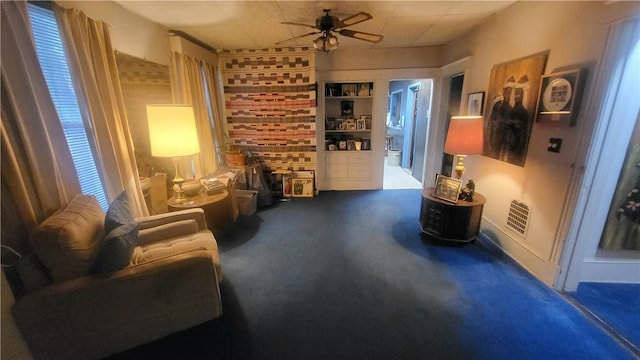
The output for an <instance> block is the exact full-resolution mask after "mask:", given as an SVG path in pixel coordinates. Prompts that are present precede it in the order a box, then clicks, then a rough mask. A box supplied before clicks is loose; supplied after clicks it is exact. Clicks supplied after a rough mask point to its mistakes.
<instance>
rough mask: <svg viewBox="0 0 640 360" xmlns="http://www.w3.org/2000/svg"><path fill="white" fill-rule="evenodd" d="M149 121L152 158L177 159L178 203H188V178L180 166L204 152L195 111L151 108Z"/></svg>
mask: <svg viewBox="0 0 640 360" xmlns="http://www.w3.org/2000/svg"><path fill="white" fill-rule="evenodd" d="M147 121H148V124H149V140H150V144H151V155H152V156H157V157H170V158H173V162H174V164H175V168H176V169H175V177H174V178H173V183H174V184H176V185H178V191H176V203H179V204H180V203H184V202H186V201H187V198H186V197H185V195H184V191H183V190H182V183H184V178H183V177H182V174H181V173H180V166H179V163H180V160H181V159H182V158H183V157H185V156H191V155H195V154H197V153H199V152H200V145H199V143H198V131H197V130H196V120H195V116H194V113H193V108H192V107H191V106H188V105H147Z"/></svg>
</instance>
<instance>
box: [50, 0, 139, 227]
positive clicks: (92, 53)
mask: <svg viewBox="0 0 640 360" xmlns="http://www.w3.org/2000/svg"><path fill="white" fill-rule="evenodd" d="M56 16H57V18H58V22H59V24H60V31H61V35H62V38H63V42H64V45H65V50H66V53H67V58H68V61H69V65H70V68H71V72H72V78H73V79H74V82H75V83H74V88H75V89H76V93H77V94H78V97H79V104H80V110H81V113H82V115H83V118H84V120H85V121H88V122H90V123H91V125H92V126H91V128H92V129H93V131H94V134H93V135H94V138H95V141H96V149H94V151H97V153H98V158H99V161H98V162H99V164H98V169H99V170H98V171H100V172H101V174H102V180H103V182H104V184H105V189H106V193H107V198H108V199H109V200H113V199H114V198H115V197H116V196H117V195H118V194H119V193H120V192H121V191H122V190H123V189H124V190H126V191H127V194H128V196H129V202H130V206H131V210H132V212H133V213H134V216H146V215H149V211H148V209H147V207H146V204H145V201H144V195H143V194H142V189H141V188H140V185H139V181H138V169H137V166H136V160H135V153H134V147H133V139H132V136H131V132H130V131H129V124H128V120H127V115H126V112H125V107H124V100H123V98H122V90H121V87H120V79H119V77H118V69H117V65H116V58H115V53H114V51H113V47H112V45H111V37H110V35H109V28H108V25H107V24H105V23H103V22H102V21H96V20H93V19H90V18H88V17H87V16H86V15H85V14H84V13H82V12H81V11H78V10H76V9H63V8H61V7H56Z"/></svg>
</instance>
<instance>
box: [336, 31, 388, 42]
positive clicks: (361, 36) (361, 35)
mask: <svg viewBox="0 0 640 360" xmlns="http://www.w3.org/2000/svg"><path fill="white" fill-rule="evenodd" d="M338 33H339V34H340V35H342V36H346V37H350V38H354V39H358V40H364V41H369V42H372V43H379V42H380V41H382V39H383V38H384V36H382V35H377V34H370V33H366V32H362V31H354V30H349V29H342V30H340V31H338Z"/></svg>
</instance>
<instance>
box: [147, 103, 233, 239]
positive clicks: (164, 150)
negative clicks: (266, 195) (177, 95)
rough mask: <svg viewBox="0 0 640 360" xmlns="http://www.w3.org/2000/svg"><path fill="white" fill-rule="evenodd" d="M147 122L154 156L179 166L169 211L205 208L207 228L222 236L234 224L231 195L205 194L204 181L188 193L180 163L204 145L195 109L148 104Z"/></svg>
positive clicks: (217, 192) (218, 192)
mask: <svg viewBox="0 0 640 360" xmlns="http://www.w3.org/2000/svg"><path fill="white" fill-rule="evenodd" d="M147 121H148V124H149V140H150V144H151V155H153V156H158V157H170V158H172V159H173V161H174V164H175V176H174V178H173V181H172V182H173V184H174V192H175V193H176V196H174V197H171V198H170V199H169V200H168V201H167V205H168V209H169V211H177V210H182V209H191V208H196V207H198V208H202V209H203V210H204V214H205V219H206V221H207V227H208V228H209V229H210V230H211V231H212V232H213V233H214V235H219V234H220V233H221V232H223V231H224V230H225V229H226V227H227V226H228V225H229V224H230V223H232V217H231V214H232V210H231V208H232V202H231V198H230V196H229V192H228V191H227V190H224V189H212V190H215V191H211V192H209V191H206V192H205V191H203V190H204V187H206V188H207V190H209V187H208V186H206V184H204V183H201V182H200V180H197V181H195V183H192V184H188V185H189V189H187V190H190V191H191V190H192V189H191V186H195V188H194V190H195V191H194V193H190V192H189V193H185V189H184V188H183V185H184V183H185V179H184V178H183V177H182V173H181V171H180V161H181V160H182V159H183V158H185V157H188V156H191V155H195V154H198V153H199V152H200V145H199V141H198V131H197V128H196V120H195V115H194V113H193V108H192V107H191V106H188V105H173V104H169V105H147Z"/></svg>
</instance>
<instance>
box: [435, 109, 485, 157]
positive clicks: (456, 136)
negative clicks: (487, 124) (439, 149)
mask: <svg viewBox="0 0 640 360" xmlns="http://www.w3.org/2000/svg"><path fill="white" fill-rule="evenodd" d="M482 129H483V121H482V116H453V117H452V118H451V122H449V130H448V131H447V139H446V141H445V143H444V152H446V153H448V154H452V155H474V154H481V153H482V137H483V135H482V134H483V131H482Z"/></svg>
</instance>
